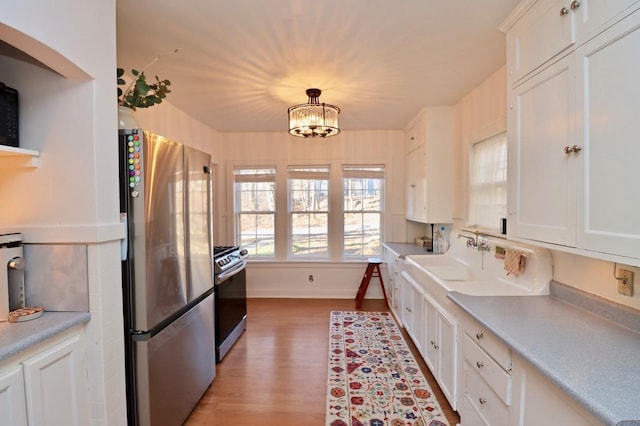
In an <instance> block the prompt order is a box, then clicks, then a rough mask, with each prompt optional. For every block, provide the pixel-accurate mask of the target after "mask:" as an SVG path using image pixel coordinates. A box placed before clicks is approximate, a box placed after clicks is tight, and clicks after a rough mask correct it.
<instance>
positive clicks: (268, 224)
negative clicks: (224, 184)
mask: <svg viewBox="0 0 640 426" xmlns="http://www.w3.org/2000/svg"><path fill="white" fill-rule="evenodd" d="M233 178H234V195H235V196H234V211H235V216H236V220H235V223H236V241H238V242H239V243H240V245H242V246H243V247H245V248H246V249H247V250H248V251H249V253H250V254H251V255H254V256H274V255H275V216H276V169H275V168H241V167H238V168H234V170H233Z"/></svg>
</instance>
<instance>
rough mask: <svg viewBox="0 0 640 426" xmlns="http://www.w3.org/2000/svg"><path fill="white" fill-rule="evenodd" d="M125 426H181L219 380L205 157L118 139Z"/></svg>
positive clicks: (162, 142) (176, 146)
mask: <svg viewBox="0 0 640 426" xmlns="http://www.w3.org/2000/svg"><path fill="white" fill-rule="evenodd" d="M119 138H120V141H119V144H120V160H121V161H120V206H121V212H122V220H123V221H126V223H127V238H126V240H125V242H124V243H123V262H122V282H123V297H124V320H125V321H124V322H125V351H126V353H125V355H126V371H127V406H128V419H129V424H130V425H144V426H146V425H153V426H158V425H171V426H174V425H180V424H182V423H183V422H184V420H185V419H186V418H187V417H188V415H189V413H190V412H191V410H192V409H193V408H194V406H195V405H196V404H197V402H198V400H199V399H200V397H201V396H202V394H203V393H204V392H205V391H206V389H207V388H208V386H209V385H210V384H211V382H212V381H213V379H214V377H215V344H214V315H213V309H214V300H213V299H214V297H213V291H214V286H213V279H212V275H213V273H212V269H213V265H212V241H213V239H212V226H211V208H212V197H211V194H212V188H211V185H212V184H211V171H210V167H211V157H210V156H209V155H208V154H206V153H203V152H200V151H197V150H195V149H192V148H189V147H187V146H184V145H183V144H180V143H178V142H175V141H171V140H169V139H167V138H164V137H162V136H159V135H155V134H153V133H150V132H148V131H143V130H141V129H131V130H120V136H119Z"/></svg>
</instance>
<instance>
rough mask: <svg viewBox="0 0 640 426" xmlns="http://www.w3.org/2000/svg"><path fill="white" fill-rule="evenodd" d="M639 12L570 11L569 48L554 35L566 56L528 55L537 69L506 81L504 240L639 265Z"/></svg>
mask: <svg viewBox="0 0 640 426" xmlns="http://www.w3.org/2000/svg"><path fill="white" fill-rule="evenodd" d="M551 3H554V4H556V3H559V2H550V1H548V0H541V1H540V2H537V3H536V4H534V6H533V7H531V8H530V9H528V12H527V13H526V14H525V15H524V17H522V18H521V19H519V20H517V22H516V23H515V25H514V26H513V27H511V29H510V30H509V33H508V35H507V38H508V39H509V40H511V41H513V40H514V38H513V34H511V32H512V31H513V32H514V34H517V35H518V36H517V37H516V40H517V39H518V38H519V39H522V37H523V35H522V34H524V33H526V32H527V31H526V30H527V28H528V25H530V19H529V16H528V15H529V13H534V17H538V18H539V14H540V13H541V12H540V10H547V8H548V7H549V4H551ZM613 3H615V7H611V6H612V4H613ZM590 4H594V7H593V8H589V7H588V6H589V5H590ZM632 4H633V6H632V7H631V6H630V5H632ZM606 5H608V6H610V7H609V8H606V7H605V6H606ZM543 6H544V7H543ZM639 7H640V2H637V1H635V2H632V1H616V2H612V1H601V2H599V3H598V2H595V1H594V2H586V1H583V2H579V5H578V6H576V8H575V11H578V13H579V15H578V16H580V21H579V22H580V25H579V26H578V28H581V29H582V30H584V32H580V31H577V30H576V31H577V32H575V34H577V35H578V37H576V38H574V39H573V40H574V41H573V42H571V45H570V47H567V44H566V40H567V39H566V38H565V37H564V35H562V36H559V39H558V40H556V41H555V42H556V43H555V46H556V47H557V48H558V49H565V50H563V54H562V55H557V52H558V51H559V50H558V49H555V50H554V49H552V48H550V47H540V49H543V50H544V49H547V50H546V52H547V53H546V54H547V55H555V56H553V57H547V58H545V57H544V56H542V54H540V53H538V52H534V53H533V55H534V56H535V57H536V60H535V61H531V62H527V63H529V64H530V65H529V68H530V69H527V70H525V69H524V68H521V70H522V71H523V72H525V73H526V72H529V71H531V69H535V71H534V72H531V73H529V74H528V75H526V76H525V77H524V78H521V79H520V80H519V81H515V80H513V79H512V80H510V81H509V83H508V88H509V90H508V119H507V122H508V140H509V142H508V143H509V151H508V156H509V157H508V164H509V167H508V174H509V176H508V182H509V193H508V217H509V226H508V232H509V237H510V238H516V239H518V238H522V239H527V240H535V241H539V242H542V243H548V244H553V245H554V246H553V247H552V248H557V249H560V250H568V251H572V252H576V253H578V254H583V255H588V256H592V257H598V258H602V259H605V260H612V261H617V262H621V263H627V264H631V265H639V264H640V221H638V220H637V213H636V212H637V211H638V210H639V209H640V199H639V198H638V197H637V194H639V193H640V184H639V183H638V182H639V181H638V178H637V173H636V172H634V167H637V166H636V162H637V159H638V158H640V144H638V143H637V140H638V135H639V134H640V120H638V116H637V111H639V110H640V80H638V75H640V62H638V60H637V57H638V52H639V51H640V11H638V10H637V9H638V8H639ZM569 10H572V9H571V8H569ZM570 13H573V12H570ZM540 16H541V15H540ZM545 16H546V15H545ZM585 16H586V17H588V19H587V18H585ZM523 25H524V27H523ZM607 25H608V26H607ZM532 31H538V29H535V30H532ZM583 35H585V36H584V37H583ZM529 40H530V42H531V43H533V44H534V45H536V42H535V40H534V39H533V38H531V39H529ZM544 40H545V43H554V40H553V39H551V40H547V39H544ZM540 43H542V41H540ZM523 46H524V45H522V44H521V45H520V47H521V48H522V47H523ZM534 47H535V46H529V49H532V50H534V51H535V48H534ZM509 48H511V46H510V47H509ZM527 54H528V53H527V52H525V51H520V52H518V55H517V56H519V57H520V58H522V57H525V56H527ZM509 55H510V56H511V59H510V60H512V61H513V52H511V53H510V54H509ZM534 62H535V63H534ZM520 63H521V64H522V63H523V62H522V61H520ZM519 75H524V74H519Z"/></svg>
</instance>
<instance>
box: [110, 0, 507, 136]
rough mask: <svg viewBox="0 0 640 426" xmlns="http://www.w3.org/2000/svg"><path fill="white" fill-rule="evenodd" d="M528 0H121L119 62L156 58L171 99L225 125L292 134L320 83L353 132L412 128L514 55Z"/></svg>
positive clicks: (154, 69) (155, 70)
mask: <svg viewBox="0 0 640 426" xmlns="http://www.w3.org/2000/svg"><path fill="white" fill-rule="evenodd" d="M518 2H519V0H459V1H443V0H315V1H312V0H232V1H230V0H187V1H175V0H117V2H116V6H117V35H118V44H117V47H118V53H117V56H118V67H121V68H125V69H126V70H130V69H131V68H136V69H138V70H141V69H143V68H144V67H145V66H146V65H147V64H149V63H152V64H151V65H149V66H148V67H147V68H146V72H145V74H147V75H148V76H149V77H152V76H154V75H158V77H160V78H161V79H169V80H171V91H172V92H171V93H170V94H169V95H168V97H167V100H168V101H169V102H171V103H172V104H173V105H174V106H176V107H177V108H179V109H181V110H183V111H184V112H186V113H187V114H189V115H190V116H192V117H194V118H196V119H198V120H200V121H201V122H203V123H205V124H207V125H209V126H211V127H213V128H214V129H216V130H218V131H221V132H266V131H285V130H286V129H287V108H288V107H289V106H291V105H295V104H301V103H306V102H307V100H308V98H307V96H306V94H305V90H306V89H308V88H311V87H315V88H319V89H321V90H322V95H321V96H320V102H326V103H330V104H334V105H337V106H339V107H340V108H341V110H342V112H341V114H340V127H341V129H343V130H392V129H402V128H403V127H404V126H405V125H406V124H407V122H408V121H409V120H410V119H411V118H412V117H413V116H414V115H415V114H416V113H417V112H418V111H419V110H420V108H422V107H424V106H433V105H452V104H455V103H456V102H457V101H458V100H459V99H460V98H462V97H463V96H464V95H465V94H466V93H468V92H469V91H471V90H472V89H473V88H474V87H475V86H477V85H478V84H480V83H481V82H482V81H483V80H485V79H486V78H487V77H489V76H490V75H491V74H492V73H493V72H495V71H496V70H497V69H498V68H500V66H502V65H503V64H504V63H505V41H504V39H505V38H504V34H503V33H501V32H500V31H499V30H498V29H497V27H498V26H499V25H500V23H501V22H502V21H503V20H504V18H506V16H507V15H508V14H509V12H510V11H511V10H512V9H513V8H514V7H515V6H516V5H517V3H518ZM177 49H179V51H177V52H175V51H176V50H177ZM156 58H157V60H156V61H155V62H153V61H154V59H156Z"/></svg>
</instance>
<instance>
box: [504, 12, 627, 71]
mask: <svg viewBox="0 0 640 426" xmlns="http://www.w3.org/2000/svg"><path fill="white" fill-rule="evenodd" d="M637 2H638V0H539V1H531V0H528V1H525V2H523V3H522V4H521V5H520V7H519V8H518V9H517V13H519V14H518V15H516V17H513V18H511V19H510V20H509V21H511V22H510V23H509V24H508V25H511V24H512V23H513V21H515V20H516V18H517V23H516V24H515V25H514V26H513V27H512V28H511V29H509V31H508V33H507V69H508V79H509V82H510V83H511V84H514V83H516V82H518V81H519V80H521V79H522V78H523V77H525V76H526V75H527V74H529V73H531V72H532V71H534V70H535V69H536V68H538V67H539V66H540V65H542V64H543V63H545V62H546V61H548V60H550V59H552V58H555V57H559V56H562V54H565V53H567V52H568V51H569V50H570V48H571V47H572V46H575V45H576V44H577V43H580V42H582V41H585V40H587V39H588V38H589V37H593V36H594V35H596V34H597V33H598V32H600V31H602V29H603V28H606V27H607V26H610V25H612V24H613V23H615V22H616V21H618V20H619V19H621V17H623V16H625V15H626V14H627V13H628V12H629V10H630V9H632V8H633V7H632V6H633V5H634V4H635V3H637ZM522 11H526V13H525V14H524V15H523V16H521V12H522Z"/></svg>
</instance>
